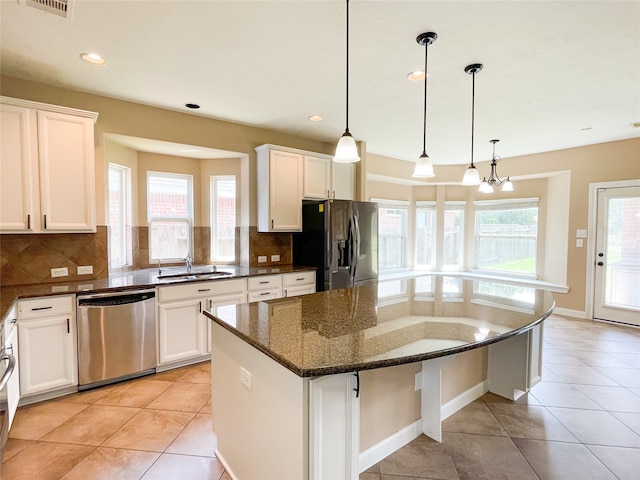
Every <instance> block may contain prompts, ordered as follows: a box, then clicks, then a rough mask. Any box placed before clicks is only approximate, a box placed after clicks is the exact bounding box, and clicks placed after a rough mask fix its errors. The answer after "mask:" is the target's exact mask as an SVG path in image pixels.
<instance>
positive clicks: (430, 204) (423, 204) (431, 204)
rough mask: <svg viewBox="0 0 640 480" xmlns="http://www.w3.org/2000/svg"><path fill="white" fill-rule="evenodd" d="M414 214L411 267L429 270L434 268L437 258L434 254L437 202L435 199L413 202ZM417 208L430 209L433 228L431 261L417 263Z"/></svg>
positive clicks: (436, 232)
mask: <svg viewBox="0 0 640 480" xmlns="http://www.w3.org/2000/svg"><path fill="white" fill-rule="evenodd" d="M415 205H416V206H415V216H414V222H413V224H414V225H413V234H414V237H415V241H414V260H413V262H414V264H413V267H414V268H415V269H416V270H426V271H431V270H436V269H437V267H436V259H437V255H436V248H437V243H438V240H437V235H438V226H437V225H438V208H437V204H436V202H435V201H418V202H416V204H415ZM419 210H427V211H432V212H433V228H432V231H431V238H432V240H433V245H432V246H431V259H430V261H431V263H418V248H419V244H420V242H418V211H419Z"/></svg>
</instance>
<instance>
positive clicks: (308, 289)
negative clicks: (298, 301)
mask: <svg viewBox="0 0 640 480" xmlns="http://www.w3.org/2000/svg"><path fill="white" fill-rule="evenodd" d="M282 293H283V296H284V297H297V296H298V295H306V294H308V293H316V285H315V284H313V285H298V286H296V287H287V288H284V289H283V292H282Z"/></svg>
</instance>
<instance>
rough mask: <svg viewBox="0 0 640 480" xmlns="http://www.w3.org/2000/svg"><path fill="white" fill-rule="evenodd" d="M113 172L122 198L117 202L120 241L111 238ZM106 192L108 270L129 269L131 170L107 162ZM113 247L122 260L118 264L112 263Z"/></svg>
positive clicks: (131, 259) (130, 257)
mask: <svg viewBox="0 0 640 480" xmlns="http://www.w3.org/2000/svg"><path fill="white" fill-rule="evenodd" d="M112 172H115V173H116V174H117V176H118V184H119V191H120V193H121V196H122V198H121V199H120V201H119V202H118V229H119V230H120V231H121V232H122V235H121V238H120V241H116V240H115V239H114V237H113V232H114V229H113V227H112V224H111V205H112V202H111V191H112V190H111V174H112ZM107 191H108V192H109V197H108V198H109V201H108V202H107V203H108V205H107V206H108V209H107V210H108V212H109V220H108V224H109V269H116V268H124V267H130V266H131V265H132V263H133V255H132V244H131V232H130V231H129V228H130V227H131V218H132V202H131V168H129V167H127V166H125V165H121V164H119V163H115V162H109V164H108V167H107ZM114 246H117V247H118V250H120V252H119V255H120V257H121V258H122V259H123V261H122V262H120V263H117V264H116V263H114V255H112V251H113V248H114Z"/></svg>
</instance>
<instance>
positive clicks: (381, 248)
mask: <svg viewBox="0 0 640 480" xmlns="http://www.w3.org/2000/svg"><path fill="white" fill-rule="evenodd" d="M374 201H377V202H378V237H379V238H378V242H379V245H378V264H379V265H378V267H379V269H380V270H391V269H394V268H404V267H405V266H406V262H405V249H406V243H407V212H408V210H409V203H408V202H394V201H391V200H374Z"/></svg>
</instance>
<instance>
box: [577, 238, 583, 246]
mask: <svg viewBox="0 0 640 480" xmlns="http://www.w3.org/2000/svg"><path fill="white" fill-rule="evenodd" d="M576 247H578V248H582V247H584V240H582V239H581V238H576Z"/></svg>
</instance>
